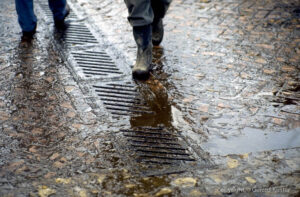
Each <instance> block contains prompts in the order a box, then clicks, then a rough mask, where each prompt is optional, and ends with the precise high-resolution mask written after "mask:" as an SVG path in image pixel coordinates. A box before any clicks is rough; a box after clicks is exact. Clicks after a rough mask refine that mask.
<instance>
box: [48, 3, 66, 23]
mask: <svg viewBox="0 0 300 197" xmlns="http://www.w3.org/2000/svg"><path fill="white" fill-rule="evenodd" d="M48 3H49V7H50V10H51V11H52V14H53V19H54V20H63V19H64V18H65V16H66V13H67V11H66V4H67V2H66V0H48Z"/></svg>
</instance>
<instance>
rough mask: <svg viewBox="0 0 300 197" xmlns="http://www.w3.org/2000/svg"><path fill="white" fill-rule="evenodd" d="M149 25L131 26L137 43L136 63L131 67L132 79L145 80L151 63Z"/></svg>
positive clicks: (148, 74) (150, 31) (150, 32)
mask: <svg viewBox="0 0 300 197" xmlns="http://www.w3.org/2000/svg"><path fill="white" fill-rule="evenodd" d="M151 29H152V28H151V25H146V26H141V27H133V36H134V39H135V42H136V44H137V57H136V63H135V65H134V67H133V69H132V76H133V78H134V79H138V80H147V79H148V78H149V76H150V70H151V63H152V48H153V46H152V42H151V34H152V30H151Z"/></svg>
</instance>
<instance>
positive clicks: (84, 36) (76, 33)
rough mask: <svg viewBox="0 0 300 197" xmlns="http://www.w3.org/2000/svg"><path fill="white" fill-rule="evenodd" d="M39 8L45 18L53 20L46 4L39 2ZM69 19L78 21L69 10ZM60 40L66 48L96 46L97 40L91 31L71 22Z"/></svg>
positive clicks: (82, 25) (81, 24)
mask: <svg viewBox="0 0 300 197" xmlns="http://www.w3.org/2000/svg"><path fill="white" fill-rule="evenodd" d="M40 7H41V8H42V10H43V11H44V12H45V14H46V16H47V18H49V19H53V16H52V12H51V10H50V8H49V6H48V4H47V2H44V1H41V2H40ZM68 18H70V19H78V18H77V16H76V14H75V13H74V12H72V10H70V15H69V16H68ZM60 40H61V41H62V42H63V43H65V44H66V45H67V46H78V45H93V44H98V41H97V39H96V38H95V37H94V36H93V34H92V33H91V31H90V30H89V29H88V28H87V27H86V26H85V25H84V24H83V23H76V22H74V21H71V22H70V24H69V25H68V28H67V29H66V31H65V32H64V33H63V35H62V37H60Z"/></svg>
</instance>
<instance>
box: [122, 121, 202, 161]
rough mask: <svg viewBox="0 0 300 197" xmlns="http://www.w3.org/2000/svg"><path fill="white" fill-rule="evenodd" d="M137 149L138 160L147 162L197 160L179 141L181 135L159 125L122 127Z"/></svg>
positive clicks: (131, 143)
mask: <svg viewBox="0 0 300 197" xmlns="http://www.w3.org/2000/svg"><path fill="white" fill-rule="evenodd" d="M120 131H121V132H123V134H124V136H125V137H127V138H128V141H130V145H131V146H132V147H133V148H134V150H135V151H136V153H137V155H138V157H137V161H138V162H143V163H147V164H168V165H170V164H178V162H188V161H196V160H195V159H194V158H193V157H192V155H191V154H190V153H189V151H188V150H187V149H186V148H184V147H183V145H182V144H181V143H180V142H179V136H178V135H176V134H173V133H171V132H169V131H166V130H165V129H164V128H161V127H158V128H153V127H139V128H134V129H122V130H120Z"/></svg>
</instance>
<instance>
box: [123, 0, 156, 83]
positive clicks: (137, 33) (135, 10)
mask: <svg viewBox="0 0 300 197" xmlns="http://www.w3.org/2000/svg"><path fill="white" fill-rule="evenodd" d="M125 3H126V6H127V8H128V12H129V16H128V21H129V22H130V24H131V26H132V28H133V37H134V39H135V42H136V44H137V58H136V63H135V65H134V67H133V69H132V75H133V78H135V79H142V80H145V79H147V78H148V77H149V74H150V68H151V66H150V65H151V62H152V43H151V37H152V27H151V23H152V22H153V18H154V15H153V11H152V8H151V1H150V0H125Z"/></svg>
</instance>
